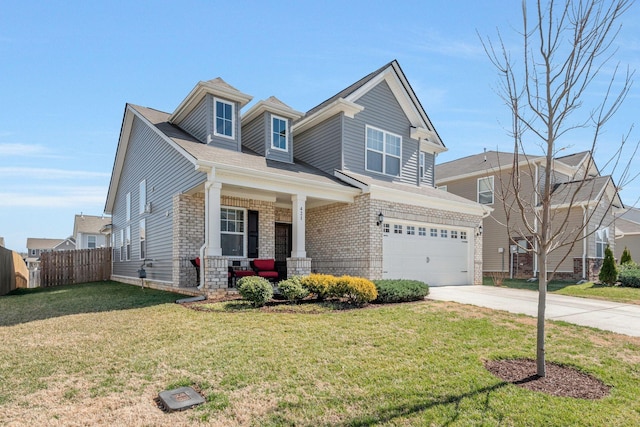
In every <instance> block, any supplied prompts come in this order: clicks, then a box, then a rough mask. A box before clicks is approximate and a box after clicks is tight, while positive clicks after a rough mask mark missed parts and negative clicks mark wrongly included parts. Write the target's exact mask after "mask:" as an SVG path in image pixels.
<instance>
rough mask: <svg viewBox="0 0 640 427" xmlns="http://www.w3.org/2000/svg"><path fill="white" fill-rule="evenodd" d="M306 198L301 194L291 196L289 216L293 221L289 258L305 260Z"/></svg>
mask: <svg viewBox="0 0 640 427" xmlns="http://www.w3.org/2000/svg"><path fill="white" fill-rule="evenodd" d="M306 201H307V196H305V195H303V194H294V195H292V196H291V214H292V217H293V218H292V219H293V226H292V231H293V236H292V237H293V238H292V246H293V247H292V248H291V258H306V257H307V251H306V248H305V244H304V240H305V218H306V216H307V214H306Z"/></svg>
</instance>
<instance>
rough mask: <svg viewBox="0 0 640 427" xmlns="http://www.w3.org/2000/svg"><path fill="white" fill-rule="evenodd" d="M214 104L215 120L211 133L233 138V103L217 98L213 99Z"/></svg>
mask: <svg viewBox="0 0 640 427" xmlns="http://www.w3.org/2000/svg"><path fill="white" fill-rule="evenodd" d="M214 104H215V112H214V114H215V120H214V130H213V133H214V134H215V135H217V136H224V137H226V138H233V137H234V131H233V129H234V128H235V112H234V108H233V104H232V103H230V102H226V101H223V100H221V99H217V98H216V99H215V100H214Z"/></svg>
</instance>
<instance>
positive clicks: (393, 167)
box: [365, 126, 402, 176]
mask: <svg viewBox="0 0 640 427" xmlns="http://www.w3.org/2000/svg"><path fill="white" fill-rule="evenodd" d="M401 153H402V138H401V137H400V136H398V135H393V134H391V133H388V132H384V131H381V130H378V129H374V128H371V127H368V126H367V150H366V159H365V161H366V166H365V167H366V169H367V170H369V171H373V172H380V173H383V174H386V175H392V176H400V157H401Z"/></svg>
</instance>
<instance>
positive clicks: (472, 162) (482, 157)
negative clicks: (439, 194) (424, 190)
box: [436, 151, 538, 181]
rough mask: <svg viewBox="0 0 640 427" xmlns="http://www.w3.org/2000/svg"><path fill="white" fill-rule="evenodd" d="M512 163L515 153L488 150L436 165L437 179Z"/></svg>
mask: <svg viewBox="0 0 640 427" xmlns="http://www.w3.org/2000/svg"><path fill="white" fill-rule="evenodd" d="M528 158H529V159H537V158H538V156H528ZM520 160H524V157H521V159H520ZM512 164H513V153H507V152H504V151H487V152H484V153H480V154H474V155H471V156H467V157H462V158H460V159H456V160H451V161H449V162H445V163H440V164H438V165H436V180H437V181H441V180H446V179H449V178H452V177H456V176H460V175H466V174H472V173H478V172H485V171H490V170H492V169H496V170H497V169H504V168H510V167H511V165H512Z"/></svg>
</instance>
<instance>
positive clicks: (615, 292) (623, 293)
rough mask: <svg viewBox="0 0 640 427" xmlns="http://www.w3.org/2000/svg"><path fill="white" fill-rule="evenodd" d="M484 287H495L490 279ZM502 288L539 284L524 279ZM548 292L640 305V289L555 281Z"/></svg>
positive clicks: (530, 287)
mask: <svg viewBox="0 0 640 427" xmlns="http://www.w3.org/2000/svg"><path fill="white" fill-rule="evenodd" d="M482 284H483V285H485V286H495V285H494V281H493V279H492V278H490V277H485V278H484V279H483V283H482ZM502 286H504V287H506V288H513V289H528V290H531V291H537V290H538V282H537V281H536V282H527V281H526V280H524V279H504V281H503V283H502ZM547 290H548V291H549V292H553V293H555V294H560V295H569V296H573V297H582V298H594V299H603V300H608V301H615V302H624V303H629V304H640V288H628V287H623V286H605V285H600V284H597V283H593V282H587V283H583V284H581V285H576V284H575V283H574V282H565V281H558V280H554V281H551V282H550V283H549V284H548V285H547Z"/></svg>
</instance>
